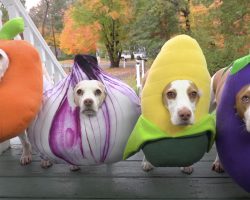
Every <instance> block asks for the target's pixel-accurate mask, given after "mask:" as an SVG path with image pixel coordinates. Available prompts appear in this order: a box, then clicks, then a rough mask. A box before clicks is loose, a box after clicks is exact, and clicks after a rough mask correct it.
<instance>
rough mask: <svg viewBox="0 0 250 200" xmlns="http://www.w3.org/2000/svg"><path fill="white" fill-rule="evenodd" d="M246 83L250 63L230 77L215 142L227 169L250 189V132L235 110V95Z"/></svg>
mask: <svg viewBox="0 0 250 200" xmlns="http://www.w3.org/2000/svg"><path fill="white" fill-rule="evenodd" d="M247 84H250V64H248V65H247V66H246V67H245V68H244V69H242V70H240V71H239V72H238V73H237V74H235V75H230V76H229V77H228V78H227V80H226V83H225V88H224V90H223V93H222V98H221V102H220V104H219V105H218V109H217V122H216V123H217V139H216V146H217V150H218V154H219V157H220V160H221V162H222V164H223V166H224V168H225V170H226V172H227V173H228V174H229V175H230V176H231V177H232V178H233V179H234V180H235V181H236V182H237V183H238V184H239V185H240V186H241V187H243V188H244V189H245V190H246V191H248V192H250V133H248V132H247V131H246V127H245V123H244V122H243V120H242V119H241V118H240V117H239V116H238V115H237V114H236V110H235V96H236V94H237V93H238V92H239V91H240V89H241V88H242V87H243V86H245V85H247Z"/></svg>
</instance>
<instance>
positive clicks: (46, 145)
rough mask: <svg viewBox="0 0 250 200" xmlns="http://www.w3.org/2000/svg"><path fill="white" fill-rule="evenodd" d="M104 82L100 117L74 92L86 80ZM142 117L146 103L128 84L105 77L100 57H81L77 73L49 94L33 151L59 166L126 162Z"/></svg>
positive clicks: (34, 130)
mask: <svg viewBox="0 0 250 200" xmlns="http://www.w3.org/2000/svg"><path fill="white" fill-rule="evenodd" d="M89 79H91V80H99V81H101V82H102V83H103V84H104V85H105V88H106V93H107V96H106V98H105V100H104V102H103V104H102V106H101V107H100V109H99V110H98V112H97V114H96V115H95V116H91V117H89V116H86V115H84V114H82V113H81V112H80V108H79V107H77V106H76V104H75V103H74V96H73V89H74V87H75V86H76V84H77V83H78V82H80V81H82V80H89ZM140 113H141V108H140V101H139V98H138V96H137V95H136V94H135V92H134V91H133V90H132V89H131V88H130V87H129V86H128V85H126V84H124V83H122V82H121V81H119V80H117V79H115V78H112V77H110V76H108V75H107V74H105V73H104V72H103V71H102V70H101V69H100V68H99V67H98V64H97V60H96V58H94V57H92V56H89V55H77V56H76V57H75V60H74V65H73V68H72V72H71V74H70V75H69V76H68V77H66V78H65V79H63V80H62V81H60V82H59V83H58V84H57V85H55V86H54V87H53V88H51V89H49V90H47V91H45V92H44V99H43V106H42V109H41V111H40V113H39V114H38V117H37V119H36V120H35V121H34V122H33V123H32V124H31V126H30V128H29V130H28V136H29V140H30V142H31V144H32V147H33V148H34V149H35V150H36V151H37V152H38V153H40V155H41V157H42V158H45V159H50V160H52V161H54V162H56V163H70V164H73V165H99V164H103V163H113V162H117V161H120V160H122V154H123V151H124V148H125V145H126V143H127V140H128V137H129V135H130V134H131V132H132V130H133V127H134V125H135V123H136V121H137V119H138V117H139V115H140Z"/></svg>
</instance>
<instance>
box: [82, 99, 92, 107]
mask: <svg viewBox="0 0 250 200" xmlns="http://www.w3.org/2000/svg"><path fill="white" fill-rule="evenodd" d="M83 103H84V105H85V106H92V104H93V100H92V99H85V100H84V101H83Z"/></svg>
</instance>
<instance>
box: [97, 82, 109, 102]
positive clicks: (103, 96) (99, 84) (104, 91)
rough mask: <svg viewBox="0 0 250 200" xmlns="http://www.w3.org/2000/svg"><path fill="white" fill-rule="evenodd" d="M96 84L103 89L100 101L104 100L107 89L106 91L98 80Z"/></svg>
mask: <svg viewBox="0 0 250 200" xmlns="http://www.w3.org/2000/svg"><path fill="white" fill-rule="evenodd" d="M98 86H99V87H100V88H101V89H102V91H103V95H102V99H101V100H102V101H104V99H105V98H106V96H107V91H106V88H105V86H104V85H103V84H102V83H101V82H98Z"/></svg>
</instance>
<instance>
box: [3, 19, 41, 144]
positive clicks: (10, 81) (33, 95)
mask: <svg viewBox="0 0 250 200" xmlns="http://www.w3.org/2000/svg"><path fill="white" fill-rule="evenodd" d="M23 30H24V22H23V19H22V18H15V19H12V20H10V21H8V22H7V23H5V24H4V26H3V27H2V29H1V30H0V49H2V50H3V51H4V52H5V53H6V54H7V56H8V58H9V65H8V68H7V69H6V71H5V73H4V75H3V77H2V78H1V80H0V142H3V141H4V140H7V139H10V138H12V137H15V136H17V135H19V134H20V133H22V132H23V131H24V130H25V129H26V128H27V127H28V125H29V124H30V123H31V121H32V120H33V119H34V118H35V116H36V114H37V112H38V111H39V109H40V105H41V102H42V67H41V61H40V57H39V54H38V52H37V51H36V49H35V48H34V47H32V46H31V45H30V44H29V43H28V42H26V41H23V40H12V39H13V38H14V37H15V36H16V35H17V34H19V33H20V32H22V31H23Z"/></svg>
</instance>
